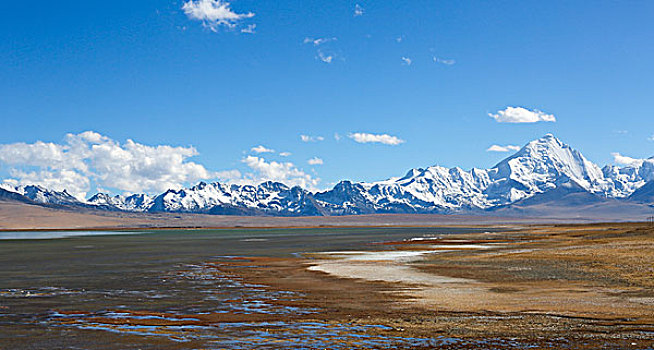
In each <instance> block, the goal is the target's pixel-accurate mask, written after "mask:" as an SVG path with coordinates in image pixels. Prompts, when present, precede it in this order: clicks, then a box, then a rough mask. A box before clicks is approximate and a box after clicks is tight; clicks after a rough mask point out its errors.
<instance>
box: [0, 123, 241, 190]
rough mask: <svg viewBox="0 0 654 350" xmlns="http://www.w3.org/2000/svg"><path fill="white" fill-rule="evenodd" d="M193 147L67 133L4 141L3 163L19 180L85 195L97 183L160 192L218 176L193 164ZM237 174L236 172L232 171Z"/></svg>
mask: <svg viewBox="0 0 654 350" xmlns="http://www.w3.org/2000/svg"><path fill="white" fill-rule="evenodd" d="M197 154H198V153H197V151H196V149H195V148H193V147H173V146H167V145H159V146H146V145H143V144H139V143H136V142H134V141H132V140H127V142H125V144H120V143H119V142H117V141H115V140H112V139H110V138H108V137H106V136H103V135H100V134H98V133H95V132H92V131H86V132H83V133H80V134H68V135H66V138H65V140H64V142H63V143H61V144H58V143H46V142H41V141H37V142H35V143H31V144H28V143H14V144H5V145H0V163H2V164H3V165H5V166H6V168H7V170H8V172H9V174H10V176H12V177H13V179H8V180H9V181H13V182H14V183H21V184H25V185H27V184H34V185H42V186H44V187H47V188H50V189H53V190H58V191H62V190H64V189H66V190H68V191H69V192H70V193H71V194H73V195H75V196H77V197H78V198H82V197H84V196H85V195H86V193H87V192H88V191H89V190H90V189H91V188H90V186H91V183H92V182H95V184H96V186H97V187H104V188H107V187H108V188H114V189H117V190H120V191H127V192H161V191H165V190H168V189H171V188H180V187H182V186H183V185H184V184H186V183H189V182H194V181H198V180H204V179H209V178H212V177H214V176H215V175H217V174H219V173H212V172H210V171H208V170H207V169H205V168H204V167H203V166H202V165H200V164H197V163H194V162H189V161H188V158H190V157H193V156H196V155H197ZM232 175H233V174H232Z"/></svg>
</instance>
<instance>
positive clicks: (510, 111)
mask: <svg viewBox="0 0 654 350" xmlns="http://www.w3.org/2000/svg"><path fill="white" fill-rule="evenodd" d="M488 116H489V117H491V118H493V119H495V121H497V122H498V123H536V122H555V121H556V118H555V117H554V115H552V114H546V113H544V112H541V111H539V110H537V109H534V110H529V109H526V108H523V107H506V109H504V110H500V111H497V113H495V114H493V113H488Z"/></svg>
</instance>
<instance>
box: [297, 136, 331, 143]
mask: <svg viewBox="0 0 654 350" xmlns="http://www.w3.org/2000/svg"><path fill="white" fill-rule="evenodd" d="M300 140H302V142H318V141H323V140H325V138H324V137H322V136H309V135H300Z"/></svg>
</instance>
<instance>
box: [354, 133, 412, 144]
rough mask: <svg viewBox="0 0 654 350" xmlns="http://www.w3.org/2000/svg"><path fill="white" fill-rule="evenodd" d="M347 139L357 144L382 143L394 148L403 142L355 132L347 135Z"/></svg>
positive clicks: (385, 135) (383, 136)
mask: <svg viewBox="0 0 654 350" xmlns="http://www.w3.org/2000/svg"><path fill="white" fill-rule="evenodd" d="M348 137H349V138H351V139H352V140H354V141H356V142H358V143H383V144H385V145H391V146H396V145H399V144H401V143H404V142H405V141H404V140H402V139H400V138H398V137H396V136H391V135H387V134H369V133H364V132H355V133H351V134H349V135H348Z"/></svg>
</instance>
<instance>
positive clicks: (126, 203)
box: [87, 193, 153, 212]
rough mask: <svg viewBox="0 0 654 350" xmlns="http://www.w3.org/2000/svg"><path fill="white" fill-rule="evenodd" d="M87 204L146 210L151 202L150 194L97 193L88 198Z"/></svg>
mask: <svg viewBox="0 0 654 350" xmlns="http://www.w3.org/2000/svg"><path fill="white" fill-rule="evenodd" d="M87 203H88V204H92V205H96V206H99V207H107V208H113V209H118V210H124V211H137V212H139V211H141V212H142V211H147V210H148V209H149V208H150V207H151V206H152V203H153V198H152V196H148V195H147V194H142V193H141V194H133V195H131V196H122V195H117V196H113V197H112V196H110V195H108V194H106V193H98V194H96V195H95V196H93V197H91V198H89V200H88V201H87Z"/></svg>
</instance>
